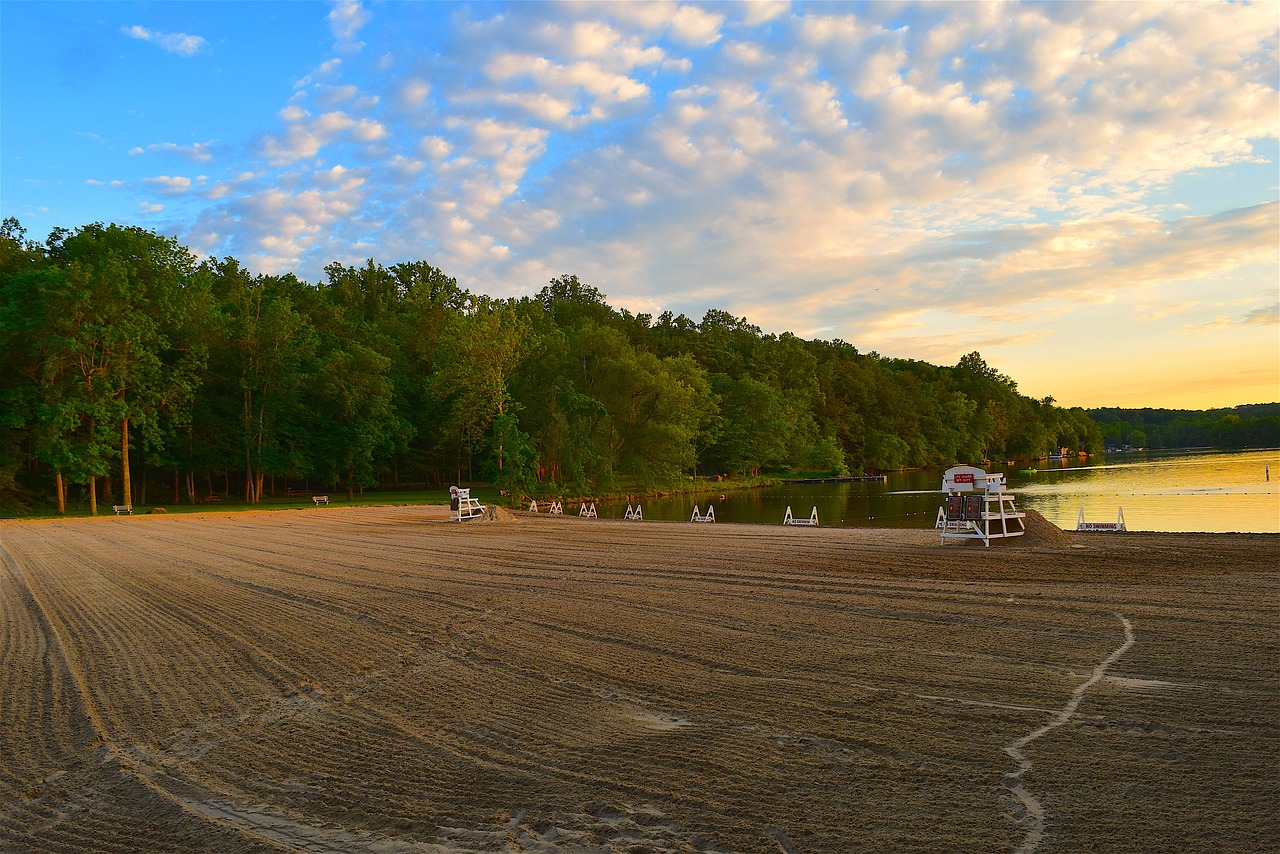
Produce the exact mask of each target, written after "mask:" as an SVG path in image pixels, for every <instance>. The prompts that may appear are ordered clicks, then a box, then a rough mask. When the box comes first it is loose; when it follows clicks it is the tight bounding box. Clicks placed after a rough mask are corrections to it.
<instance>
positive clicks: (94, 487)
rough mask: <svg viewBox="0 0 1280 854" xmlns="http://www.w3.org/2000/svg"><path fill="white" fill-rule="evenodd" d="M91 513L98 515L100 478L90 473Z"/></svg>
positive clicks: (91, 514)
mask: <svg viewBox="0 0 1280 854" xmlns="http://www.w3.org/2000/svg"><path fill="white" fill-rule="evenodd" d="M89 515H90V516H97V515H98V479H97V478H96V477H94V476H93V475H89Z"/></svg>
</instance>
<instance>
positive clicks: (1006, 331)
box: [148, 3, 1280, 361]
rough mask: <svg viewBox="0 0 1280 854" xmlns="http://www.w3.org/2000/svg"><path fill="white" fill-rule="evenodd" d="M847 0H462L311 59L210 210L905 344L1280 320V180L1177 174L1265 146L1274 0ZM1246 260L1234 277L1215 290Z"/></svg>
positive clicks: (258, 252) (1021, 342)
mask: <svg viewBox="0 0 1280 854" xmlns="http://www.w3.org/2000/svg"><path fill="white" fill-rule="evenodd" d="M378 8H379V10H380V11H381V10H383V9H385V10H386V14H389V15H390V14H393V13H394V12H395V11H396V9H397V7H395V6H394V5H392V6H385V7H383V6H380V7H378ZM850 9H851V7H846V6H835V5H828V4H808V5H805V6H797V7H795V8H794V9H792V8H791V7H789V6H788V5H787V4H776V5H769V6H766V5H764V4H755V3H749V4H744V5H743V6H740V7H739V6H728V5H718V4H717V5H706V6H695V5H680V4H678V3H626V4H565V5H559V6H549V5H541V4H527V5H521V4H517V5H514V6H511V7H508V8H506V9H504V10H503V12H502V13H501V14H497V15H491V16H489V17H486V18H484V19H483V20H479V19H477V20H473V19H471V18H470V17H469V16H470V15H472V14H476V13H475V12H474V10H472V9H467V8H462V7H459V8H458V9H457V10H455V17H454V19H453V21H452V22H451V23H449V24H448V29H447V31H446V32H443V33H439V34H437V33H435V32H432V33H425V32H423V31H419V30H414V29H412V27H406V31H405V32H403V33H402V34H399V36H398V39H392V40H389V41H388V42H387V43H385V44H383V43H379V44H378V45H377V50H376V51H371V53H375V52H376V53H377V54H378V57H373V56H370V57H368V58H367V59H363V60H362V59H361V58H360V57H358V56H349V57H348V58H347V64H346V65H343V64H341V63H340V61H338V60H336V59H334V60H330V61H329V62H326V63H324V64H323V65H322V66H320V67H319V68H318V69H317V70H316V72H315V73H314V74H313V75H312V77H313V78H314V79H312V77H308V78H306V79H304V81H301V83H302V85H301V86H300V87H299V89H298V91H297V92H296V93H294V96H293V98H292V99H291V100H290V101H289V102H288V103H287V104H285V105H284V108H283V109H282V110H281V112H280V114H279V115H280V122H281V126H280V128H279V129H278V130H277V131H276V132H275V133H274V134H273V135H272V136H271V137H270V138H268V139H266V140H265V141H264V142H263V144H262V146H261V148H260V152H261V154H262V156H263V158H264V159H265V161H267V162H265V163H264V164H263V167H264V168H263V169H262V170H261V171H263V172H264V173H268V174H263V175H261V176H260V177H259V178H257V179H255V180H253V181H248V182H245V183H244V184H237V183H235V182H233V181H230V180H225V179H224V180H218V181H214V182H213V184H212V185H211V186H210V188H209V189H208V190H207V191H206V193H205V195H206V196H208V197H210V198H214V197H215V195H221V199H220V201H219V204H220V207H219V208H218V211H221V212H223V213H226V214H228V216H227V218H225V219H223V218H219V217H218V216H217V215H216V214H217V211H214V212H210V214H209V215H208V216H205V217H202V219H201V224H200V227H199V229H198V233H199V234H200V235H201V239H203V240H213V239H214V238H213V237H212V235H218V236H219V237H218V238H217V239H219V240H223V241H226V242H228V244H229V243H230V242H231V241H234V240H239V241H241V244H242V245H244V246H249V247H251V250H252V252H253V253H255V255H254V257H258V258H261V259H264V260H270V261H271V263H275V264H284V263H285V262H286V260H287V259H297V261H296V262H293V261H291V262H289V263H297V264H303V265H306V270H305V271H303V272H304V273H306V274H308V275H311V276H314V275H316V274H317V271H318V270H319V269H320V268H321V267H322V265H323V263H325V262H326V261H328V260H333V258H335V257H342V256H343V255H344V253H347V252H349V251H351V247H353V246H363V245H367V244H372V245H374V246H378V247H383V248H384V250H383V251H385V252H387V253H390V254H391V255H392V256H393V257H396V258H406V257H415V256H416V257H422V256H423V255H427V254H429V257H430V259H431V260H432V263H436V264H439V265H443V266H444V268H445V269H448V270H449V272H450V273H452V274H454V275H457V276H458V277H459V278H460V280H463V281H465V282H471V283H474V284H475V285H476V286H477V287H479V288H481V289H484V290H487V291H490V292H494V291H501V289H503V288H507V289H510V290H511V291H512V292H529V289H533V290H536V288H537V287H538V286H540V283H539V282H538V281H536V278H537V277H542V276H544V274H546V272H547V271H551V272H552V274H555V273H559V272H564V271H573V272H577V273H578V274H579V275H581V276H582V277H583V278H585V279H587V280H588V281H593V283H595V284H597V285H598V286H600V287H601V288H602V290H604V291H605V292H606V293H609V294H624V295H626V298H627V299H629V300H632V301H633V303H632V305H633V306H646V307H647V308H646V310H649V309H652V308H653V307H654V306H666V307H671V308H674V309H676V310H686V309H687V310H688V311H689V312H690V313H692V314H694V315H695V316H698V315H700V314H701V312H702V311H704V310H705V309H706V308H707V307H708V306H711V305H713V306H715V307H718V308H724V309H726V310H729V311H732V312H734V313H736V314H743V313H747V314H749V316H751V319H752V320H753V321H754V322H757V323H761V324H762V325H768V326H769V327H770V328H771V329H772V330H773V331H781V330H782V329H788V328H790V329H800V330H803V329H831V330H833V332H832V337H842V338H845V339H846V340H851V341H854V343H857V344H859V346H864V340H860V337H861V339H865V341H870V342H875V346H880V347H882V349H884V350H885V351H886V352H892V351H891V350H889V347H891V346H892V347H899V346H900V347H903V348H911V349H912V352H910V353H904V355H917V356H919V355H920V354H921V353H923V352H926V351H927V352H929V353H949V352H950V351H951V350H952V349H955V348H961V347H966V345H967V349H963V350H961V352H967V351H968V350H971V349H974V346H973V344H974V342H980V343H983V344H984V346H989V347H993V348H1003V349H1004V350H1005V351H1006V352H1010V353H1012V352H1018V353H1025V352H1029V351H1031V350H1033V349H1035V348H1037V347H1043V346H1046V342H1047V341H1050V339H1052V341H1053V344H1054V346H1069V345H1067V344H1065V343H1063V342H1068V341H1071V340H1074V339H1072V338H1071V336H1072V335H1073V334H1078V333H1074V332H1072V331H1071V326H1072V324H1074V323H1077V322H1079V318H1081V317H1085V316H1090V317H1092V316H1093V315H1089V312H1092V311H1098V312H1102V311H1110V312H1112V314H1113V315H1114V317H1123V318H1125V321H1126V322H1127V323H1128V324H1129V325H1130V327H1133V328H1144V332H1147V333H1151V332H1158V333H1160V334H1164V333H1167V332H1168V331H1170V330H1171V329H1173V328H1174V327H1175V324H1177V323H1182V322H1186V323H1188V324H1190V325H1197V324H1198V325H1201V326H1203V324H1204V323H1214V322H1216V320H1215V316H1216V315H1218V314H1221V315H1222V316H1223V317H1225V318H1227V319H1228V321H1229V323H1228V324H1227V325H1226V326H1224V327H1223V330H1224V332H1223V334H1231V333H1233V332H1239V331H1241V330H1244V331H1250V330H1252V331H1253V332H1254V333H1255V334H1256V333H1257V332H1258V331H1259V330H1261V329H1264V328H1265V329H1266V330H1267V331H1270V330H1271V326H1267V325H1266V324H1273V323H1274V317H1275V311H1274V310H1272V309H1268V307H1267V305H1269V304H1270V299H1268V300H1266V303H1267V304H1266V305H1264V300H1263V299H1262V298H1259V297H1258V296H1257V293H1256V272H1255V271H1256V270H1258V269H1261V270H1263V271H1274V270H1275V269H1276V251H1275V240H1274V236H1275V234H1276V233H1277V230H1280V227H1278V226H1277V215H1276V205H1275V204H1270V205H1261V206H1259V205H1254V204H1253V201H1263V200H1265V199H1267V198H1272V199H1274V195H1275V189H1274V187H1272V189H1271V190H1269V191H1265V192H1260V193H1259V195H1258V196H1257V197H1256V199H1254V200H1253V201H1242V202H1239V203H1237V204H1238V205H1253V206H1251V207H1242V208H1241V209H1240V210H1235V211H1231V212H1226V213H1221V212H1219V213H1218V214H1217V215H1216V216H1206V215H1203V214H1204V212H1205V211H1206V210H1218V209H1216V208H1212V207H1210V208H1206V206H1205V204H1206V203H1204V202H1202V201H1200V200H1198V199H1193V198H1191V197H1188V196H1178V197H1177V198H1173V196H1174V195H1177V193H1178V182H1179V181H1180V180H1181V179H1182V178H1184V177H1186V176H1194V175H1199V176H1212V175H1213V174H1215V173H1214V172H1213V170H1216V169H1220V168H1222V167H1225V166H1239V165H1244V164H1249V163H1252V162H1255V161H1257V160H1258V159H1259V157H1264V156H1266V155H1265V152H1269V151H1272V150H1273V146H1274V140H1275V138H1276V135H1277V127H1276V123H1275V115H1276V114H1277V112H1278V111H1280V99H1278V98H1277V93H1276V83H1275V80H1276V79H1277V76H1278V75H1277V60H1276V48H1275V33H1274V29H1275V28H1274V20H1273V17H1274V16H1271V17H1268V15H1266V14H1261V13H1259V12H1258V11H1257V9H1256V8H1254V7H1247V6H1240V5H1238V4H1224V5H1213V6H1210V5H1201V4H1180V5H1177V6H1158V5H1147V4H1140V5H1133V4H1101V5H1089V6H1085V5H1074V4H1068V5H1066V6H1046V5H1036V4H1031V5H1027V4H1024V5H1013V6H1005V5H996V4H991V5H987V4H983V5H977V4H961V5H955V6H926V7H924V8H923V9H921V8H920V7H904V8H901V9H897V7H893V8H890V7H888V6H887V5H882V4H870V5H866V6H857V7H852V10H850ZM895 10H896V11H895ZM343 15H347V16H350V17H347V18H343V17H342V16H343ZM412 17H413V16H411V15H406V16H405V19H406V20H410V19H412ZM367 19H368V15H367V13H365V12H364V10H363V9H362V7H359V6H358V5H355V4H346V5H342V6H338V7H335V11H334V15H333V16H332V17H331V24H333V26H334V33H335V36H340V38H343V39H346V40H347V41H351V40H353V39H355V38H356V37H357V35H358V34H359V33H360V32H362V30H361V26H363V24H364V22H365V21H367ZM339 20H344V21H347V22H348V23H350V24H351V26H350V27H349V28H345V29H344V28H342V27H340V26H339V23H338V22H339ZM904 20H905V21H907V22H909V25H907V26H902V22H903V21H904ZM357 23H358V25H357ZM366 37H367V38H369V39H370V40H371V41H372V37H371V36H366ZM389 57H394V62H392V61H390V60H389V59H388V58H389ZM368 74H376V75H377V76H376V77H374V78H372V79H370V78H369V77H367V76H366V75H368ZM348 81H350V82H348ZM356 82H358V83H359V86H358V87H357V86H354V85H351V83H356ZM371 93H381V94H382V95H383V97H384V99H385V106H384V103H383V102H382V101H378V100H377V99H376V97H375V96H374V95H373V94H371ZM618 119H620V120H619V121H614V120H618ZM148 150H151V149H150V148H149V149H148ZM156 150H160V149H156ZM1259 152H1263V154H1259ZM174 153H178V152H176V151H175V152H174ZM335 163H341V164H342V166H341V167H336V166H334V164H335ZM233 188H234V189H233ZM247 192H252V193H253V198H254V199H255V200H256V201H254V203H253V204H248V203H245V202H243V201H242V200H241V199H240V198H239V196H240V194H241V193H247ZM274 193H279V194H280V195H278V196H277V195H274ZM308 193H311V194H314V195H308ZM334 194H336V195H334ZM353 199H358V200H359V201H360V204H359V205H356V206H349V205H351V203H352V200H353ZM1187 203H1191V204H1187ZM1210 204H1212V203H1210ZM344 205H345V206H349V207H344ZM1222 206H1223V205H1220V207H1222ZM1225 206H1231V205H1225ZM340 209H344V210H350V211H351V214H350V216H349V217H347V218H343V217H339V216H337V215H336V213H335V212H336V211H338V210H340ZM1188 211H1195V212H1196V215H1194V216H1193V215H1188ZM231 213H234V216H231V215H230V214H231ZM273 216H279V217H283V218H284V219H283V220H282V222H283V223H284V224H283V225H280V226H279V227H277V226H276V225H274V224H273V222H274V220H273V219H272V217H273ZM312 216H316V217H319V221H322V222H323V226H322V227H321V228H319V229H315V228H313V227H312V226H313V225H314V223H315V220H312V219H311V217H312ZM290 217H297V219H290ZM259 232H261V233H262V234H269V235H270V240H266V239H265V238H264V239H263V240H262V241H257V240H256V237H255V236H254V235H257V234H259ZM234 235H238V237H237V236H234ZM368 254H375V255H378V256H381V254H382V253H381V252H378V253H374V252H369V253H368ZM451 265H453V266H451ZM307 271H309V272H307ZM530 277H533V278H534V280H533V281H531V280H530ZM1251 277H1252V278H1251ZM544 281H545V279H544ZM1240 282H1250V283H1253V285H1254V286H1255V287H1254V289H1253V290H1249V291H1247V294H1246V295H1247V296H1248V298H1249V299H1248V301H1247V302H1246V303H1242V304H1239V305H1232V306H1230V307H1216V308H1210V307H1209V300H1207V299H1202V295H1200V294H1197V293H1196V289H1197V288H1203V289H1205V290H1206V291H1210V290H1211V291H1213V292H1214V293H1215V296H1216V295H1217V294H1219V293H1221V295H1222V296H1224V297H1227V296H1238V295H1239V294H1238V293H1237V290H1238V289H1240V288H1242V287H1243V285H1241V284H1240ZM1233 289H1235V290H1233ZM919 305H938V306H945V307H946V309H945V312H934V313H930V312H919V311H916V310H915V308H916V307H917V306H919ZM1104 306H1105V307H1106V308H1103V307H1104ZM1202 313H1203V314H1202ZM756 315H758V317H757V316H756ZM1050 316H1051V317H1053V318H1054V320H1055V323H1054V325H1053V328H1054V329H1055V330H1056V331H1055V332H1054V334H1053V335H1052V336H1047V335H1046V330H1047V329H1048V328H1049V327H1048V326H1047V325H1046V324H1045V322H1044V319H1045V318H1046V317H1050ZM1170 317H1173V318H1175V319H1174V320H1166V322H1163V323H1161V322H1157V321H1160V320H1163V319H1166V318H1170ZM905 324H917V325H916V326H914V327H909V326H907V325H905ZM948 324H950V325H949V326H948ZM895 329H896V330H897V331H896V332H894V331H893V330H895ZM930 342H932V343H930ZM929 348H931V349H929ZM952 361H954V360H952Z"/></svg>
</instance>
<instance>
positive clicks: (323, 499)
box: [311, 495, 329, 507]
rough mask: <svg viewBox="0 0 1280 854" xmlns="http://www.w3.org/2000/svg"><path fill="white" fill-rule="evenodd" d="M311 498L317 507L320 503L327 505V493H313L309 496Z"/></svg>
mask: <svg viewBox="0 0 1280 854" xmlns="http://www.w3.org/2000/svg"><path fill="white" fill-rule="evenodd" d="M311 500H312V501H314V502H315V503H316V506H317V507H319V506H320V505H321V504H324V505H326V506H328V504H329V496H327V495H313V496H311Z"/></svg>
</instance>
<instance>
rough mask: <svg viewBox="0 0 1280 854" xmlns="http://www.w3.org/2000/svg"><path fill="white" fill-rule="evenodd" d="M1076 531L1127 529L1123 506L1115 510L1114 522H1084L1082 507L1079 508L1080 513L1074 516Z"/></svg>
mask: <svg viewBox="0 0 1280 854" xmlns="http://www.w3.org/2000/svg"><path fill="white" fill-rule="evenodd" d="M1076 530H1077V531H1127V530H1128V529H1127V528H1126V527H1125V526H1124V508H1123V507H1121V508H1119V509H1118V510H1117V511H1116V520H1115V521H1114V522H1086V521H1085V520H1084V508H1083V507H1081V508H1080V515H1079V516H1077V517H1076Z"/></svg>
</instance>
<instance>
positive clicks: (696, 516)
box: [689, 504, 716, 522]
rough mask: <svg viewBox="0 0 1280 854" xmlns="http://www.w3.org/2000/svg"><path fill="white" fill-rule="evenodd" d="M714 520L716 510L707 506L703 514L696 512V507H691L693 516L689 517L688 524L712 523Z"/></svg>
mask: <svg viewBox="0 0 1280 854" xmlns="http://www.w3.org/2000/svg"><path fill="white" fill-rule="evenodd" d="M715 520H716V508H714V507H712V506H711V505H710V504H708V505H707V512H706V513H705V514H703V513H699V512H698V505H697V504H695V505H693V515H692V516H690V517H689V521H690V522H714V521H715Z"/></svg>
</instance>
